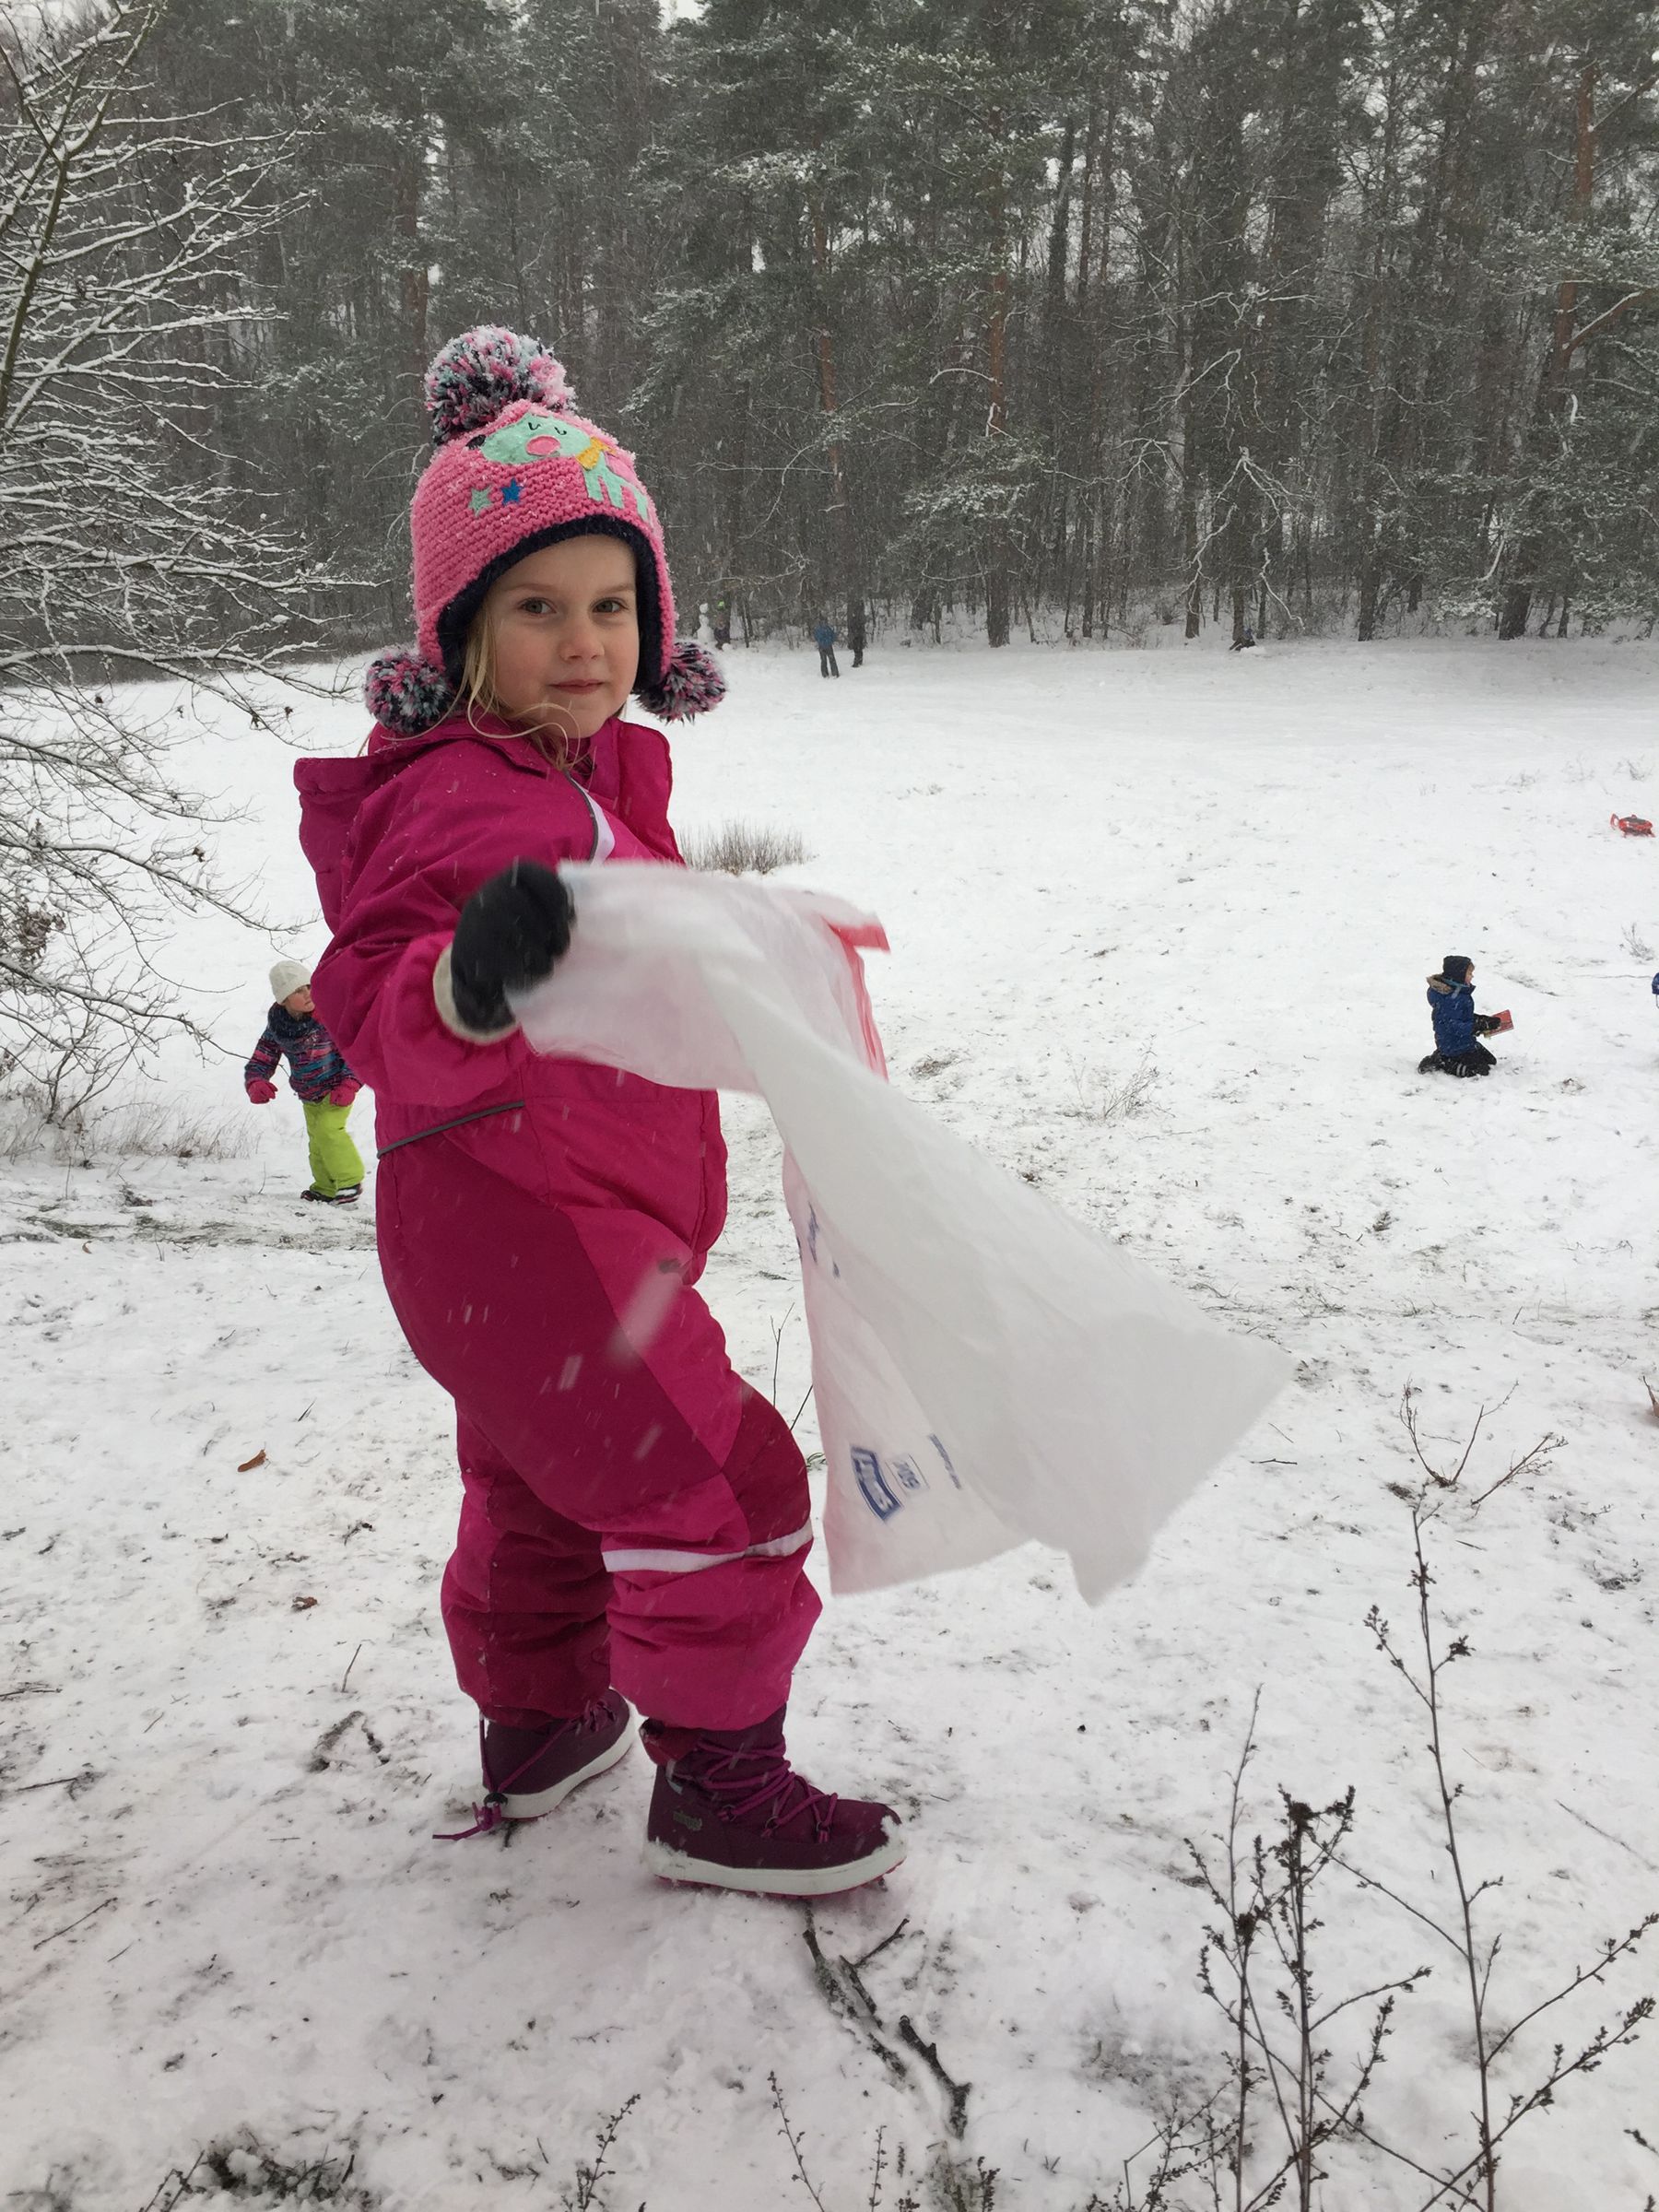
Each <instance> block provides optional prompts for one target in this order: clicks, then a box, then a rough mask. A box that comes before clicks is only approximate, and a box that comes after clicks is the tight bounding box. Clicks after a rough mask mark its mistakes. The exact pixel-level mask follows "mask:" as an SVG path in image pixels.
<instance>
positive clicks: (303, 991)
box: [282, 983, 313, 1014]
mask: <svg viewBox="0 0 1659 2212" xmlns="http://www.w3.org/2000/svg"><path fill="white" fill-rule="evenodd" d="M282 1003H283V1005H284V1006H286V1007H287V1008H288V1012H289V1013H290V1014H310V1013H311V1012H312V1011H313V1008H312V994H311V985H310V984H309V983H301V984H300V988H299V990H298V991H290V992H289V993H288V996H287V997H286V998H285V999H284V1000H283V1002H282Z"/></svg>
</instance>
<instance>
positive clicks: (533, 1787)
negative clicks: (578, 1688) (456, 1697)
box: [436, 1689, 633, 1843]
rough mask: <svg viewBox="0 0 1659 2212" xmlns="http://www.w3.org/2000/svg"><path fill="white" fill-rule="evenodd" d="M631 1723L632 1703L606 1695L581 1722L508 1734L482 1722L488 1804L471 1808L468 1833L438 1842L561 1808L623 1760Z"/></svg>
mask: <svg viewBox="0 0 1659 2212" xmlns="http://www.w3.org/2000/svg"><path fill="white" fill-rule="evenodd" d="M632 1718H633V1712H632V1709H631V1708H630V1706H629V1702H628V1700H627V1699H626V1698H625V1697H623V1696H622V1695H621V1694H620V1692H619V1691H618V1690H614V1689H607V1690H606V1693H605V1695H604V1697H602V1698H595V1699H594V1701H593V1703H592V1704H591V1705H589V1707H588V1709H587V1711H586V1712H584V1713H582V1715H581V1716H580V1718H578V1719H576V1720H573V1721H550V1722H549V1723H548V1724H547V1726H546V1727H545V1728H506V1727H503V1726H502V1725H501V1724H500V1722H498V1721H484V1722H481V1723H480V1724H479V1728H478V1751H479V1757H480V1759H481V1760H482V1762H483V1767H484V1789H485V1797H484V1802H483V1804H482V1805H475V1806H473V1825H472V1826H471V1827H470V1828H463V1829H458V1830H456V1831H455V1833H454V1834H453V1835H447V1836H439V1837H438V1838H437V1839H436V1841H438V1842H440V1843H460V1842H464V1841H465V1839H466V1838H467V1837H468V1836H487V1835H488V1833H489V1832H490V1830H491V1829H496V1828H500V1825H501V1823H502V1821H504V1820H539V1819H540V1818H541V1817H542V1815H543V1814H544V1813H550V1812H551V1811H552V1810H553V1808H554V1806H557V1805H562V1804H563V1803H564V1801H565V1799H566V1798H567V1797H568V1796H569V1795H570V1794H571V1791H572V1790H575V1789H580V1788H581V1786H582V1783H584V1782H590V1781H592V1779H593V1777H594V1775H595V1774H603V1773H604V1772H605V1770H606V1767H614V1766H615V1765H616V1763H617V1761H618V1759H621V1758H623V1757H624V1756H625V1754H626V1753H627V1750H628V1725H629V1721H631V1720H632Z"/></svg>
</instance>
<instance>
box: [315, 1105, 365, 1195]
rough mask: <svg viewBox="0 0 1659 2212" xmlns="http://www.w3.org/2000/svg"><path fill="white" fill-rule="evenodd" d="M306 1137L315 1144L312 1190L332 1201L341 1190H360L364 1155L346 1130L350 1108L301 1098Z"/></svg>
mask: <svg viewBox="0 0 1659 2212" xmlns="http://www.w3.org/2000/svg"><path fill="white" fill-rule="evenodd" d="M300 1104H301V1105H302V1106H303V1107H304V1109H305V1134H306V1135H307V1137H308V1138H309V1139H310V1141H311V1171H312V1190H313V1191H321V1192H322V1194H323V1195H324V1198H332V1197H334V1196H335V1194H336V1193H337V1192H339V1191H349V1190H353V1189H355V1188H357V1186H358V1185H359V1184H360V1183H361V1182H362V1180H363V1161H362V1155H361V1154H360V1153H359V1150H358V1148H357V1147H356V1146H355V1145H354V1144H353V1143H352V1141H351V1138H350V1137H349V1136H348V1135H347V1131H346V1116H347V1114H348V1113H349V1112H351V1109H350V1107H349V1106H331V1105H330V1104H329V1102H328V1100H326V1099H301V1100H300Z"/></svg>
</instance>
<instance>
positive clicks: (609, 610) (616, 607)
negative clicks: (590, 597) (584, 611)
mask: <svg viewBox="0 0 1659 2212" xmlns="http://www.w3.org/2000/svg"><path fill="white" fill-rule="evenodd" d="M627 612H628V602H627V600H626V599H615V598H613V599H601V600H600V601H599V602H598V603H597V605H596V606H594V613H595V614H599V615H625V614H626V613H627Z"/></svg>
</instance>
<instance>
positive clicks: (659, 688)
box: [635, 644, 726, 722]
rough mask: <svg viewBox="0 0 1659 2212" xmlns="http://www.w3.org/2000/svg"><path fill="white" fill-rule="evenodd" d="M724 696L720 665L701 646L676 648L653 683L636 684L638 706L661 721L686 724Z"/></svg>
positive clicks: (724, 688) (688, 645) (718, 702)
mask: <svg viewBox="0 0 1659 2212" xmlns="http://www.w3.org/2000/svg"><path fill="white" fill-rule="evenodd" d="M725 695H726V680H725V677H724V675H722V673H721V667H720V663H719V662H718V661H717V660H716V659H715V658H714V655H713V654H712V653H709V652H707V651H706V650H705V649H704V648H703V647H702V646H701V645H692V644H685V645H677V646H676V647H675V649H674V652H673V654H672V656H671V657H670V659H669V662H668V666H667V668H666V669H665V672H664V674H663V675H662V677H660V678H659V679H658V681H657V682H655V683H654V684H641V685H640V687H639V688H638V690H637V692H636V694H635V696H636V697H637V698H638V700H639V701H640V704H641V706H642V707H644V708H646V709H647V710H648V711H649V712H651V713H653V714H655V715H658V716H660V718H661V719H662V720H663V721H664V722H689V721H690V720H691V718H692V716H693V715H696V714H706V713H707V712H709V709H710V708H711V707H717V706H718V705H719V704H720V702H721V700H723V699H724V697H725Z"/></svg>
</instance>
